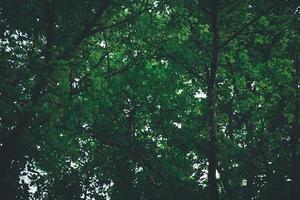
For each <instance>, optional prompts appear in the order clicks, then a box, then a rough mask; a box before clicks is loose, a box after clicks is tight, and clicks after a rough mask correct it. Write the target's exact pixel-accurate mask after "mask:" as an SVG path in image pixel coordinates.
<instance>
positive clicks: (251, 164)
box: [245, 115, 256, 200]
mask: <svg viewBox="0 0 300 200" xmlns="http://www.w3.org/2000/svg"><path fill="white" fill-rule="evenodd" d="M246 116H247V115H246ZM246 119H247V120H249V121H247V122H246V130H247V151H248V156H249V158H248V159H249V160H248V163H247V175H246V180H247V185H246V194H245V195H246V198H245V199H246V200H251V199H253V197H254V195H255V188H254V179H255V171H256V170H255V169H256V165H255V162H256V155H255V154H256V152H255V149H254V145H253V136H254V128H255V127H254V123H253V122H252V121H251V116H247V117H246Z"/></svg>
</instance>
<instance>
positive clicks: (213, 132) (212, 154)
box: [206, 0, 220, 200]
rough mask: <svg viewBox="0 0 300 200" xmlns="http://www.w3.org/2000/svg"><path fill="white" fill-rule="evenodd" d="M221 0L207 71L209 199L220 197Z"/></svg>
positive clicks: (213, 23)
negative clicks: (217, 88)
mask: <svg viewBox="0 0 300 200" xmlns="http://www.w3.org/2000/svg"><path fill="white" fill-rule="evenodd" d="M219 4H220V2H219V0H215V1H213V2H212V7H211V11H210V14H211V30H212V34H213V40H212V52H211V53H212V59H211V67H210V68H208V69H209V70H208V71H207V72H206V73H207V75H208V76H207V77H208V80H207V98H208V106H209V107H208V108H209V152H208V163H209V164H208V187H209V188H208V189H209V199H210V200H217V199H218V185H217V179H216V170H217V124H216V123H217V122H216V115H217V114H216V94H215V79H216V72H217V68H218V64H219V27H218V23H219V22H218V12H219Z"/></svg>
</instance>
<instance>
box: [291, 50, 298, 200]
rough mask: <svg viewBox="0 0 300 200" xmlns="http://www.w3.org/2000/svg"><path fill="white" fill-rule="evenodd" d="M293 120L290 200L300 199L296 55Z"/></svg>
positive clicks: (296, 60)
mask: <svg viewBox="0 0 300 200" xmlns="http://www.w3.org/2000/svg"><path fill="white" fill-rule="evenodd" d="M294 63H295V71H296V74H295V75H296V77H295V86H294V87H295V90H296V93H295V113H294V115H295V119H294V124H293V128H292V130H291V132H290V138H291V139H290V148H291V179H292V183H291V198H290V199H291V200H297V199H299V198H300V194H299V193H300V191H299V190H300V188H299V184H300V183H299V177H298V176H299V174H298V163H299V156H298V152H297V145H299V142H298V140H299V135H298V133H299V130H300V122H299V112H300V91H299V88H298V87H299V84H300V61H299V57H298V55H296V56H295V62H294Z"/></svg>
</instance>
